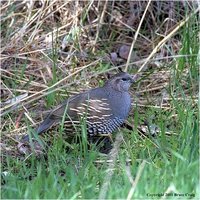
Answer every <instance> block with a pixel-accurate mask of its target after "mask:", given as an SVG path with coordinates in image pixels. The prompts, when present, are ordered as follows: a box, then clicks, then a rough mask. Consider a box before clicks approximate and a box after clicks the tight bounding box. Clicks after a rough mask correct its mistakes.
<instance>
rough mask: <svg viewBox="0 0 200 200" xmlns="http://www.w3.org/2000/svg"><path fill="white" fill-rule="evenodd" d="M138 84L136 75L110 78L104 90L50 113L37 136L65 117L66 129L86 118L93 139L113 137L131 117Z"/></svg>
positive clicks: (79, 97) (82, 95)
mask: <svg viewBox="0 0 200 200" xmlns="http://www.w3.org/2000/svg"><path fill="white" fill-rule="evenodd" d="M134 81H135V76H132V75H130V74H128V73H126V72H122V71H121V72H119V73H117V74H115V75H114V76H112V77H111V78H110V79H108V80H107V81H106V82H105V84H104V86H103V87H98V88H94V89H90V90H88V91H86V92H83V93H80V94H77V95H75V96H72V97H70V98H69V99H67V100H65V101H64V102H63V103H62V104H61V105H59V106H58V107H56V108H55V109H54V110H52V111H51V112H50V114H49V115H48V116H47V117H46V118H45V119H44V121H43V122H42V123H41V124H40V125H39V127H38V128H37V130H36V134H38V135H40V134H42V133H44V132H45V131H47V130H48V129H50V128H51V127H52V126H54V125H56V124H59V123H61V121H62V119H63V116H64V117H65V126H66V127H73V126H74V125H76V124H80V119H82V118H84V119H85V122H86V126H87V133H88V136H89V137H93V136H101V135H103V136H106V135H109V134H111V133H112V132H113V131H115V130H116V129H117V128H118V127H120V126H121V125H122V124H123V123H124V121H125V120H126V118H127V117H128V114H129V111H130V109H131V97H130V94H129V92H128V90H129V88H130V86H131V84H132V83H133V82H134ZM28 140H29V136H28V135H25V136H24V137H23V138H22V141H23V142H26V141H28Z"/></svg>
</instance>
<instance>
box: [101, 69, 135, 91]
mask: <svg viewBox="0 0 200 200" xmlns="http://www.w3.org/2000/svg"><path fill="white" fill-rule="evenodd" d="M136 79H137V77H136V76H132V75H130V74H128V73H126V72H119V73H117V74H115V75H114V76H112V77H111V78H110V79H109V80H108V81H107V82H106V84H105V86H109V87H112V88H113V89H115V90H117V91H120V92H127V91H128V90H129V88H130V86H131V84H132V83H134V82H135V80H136Z"/></svg>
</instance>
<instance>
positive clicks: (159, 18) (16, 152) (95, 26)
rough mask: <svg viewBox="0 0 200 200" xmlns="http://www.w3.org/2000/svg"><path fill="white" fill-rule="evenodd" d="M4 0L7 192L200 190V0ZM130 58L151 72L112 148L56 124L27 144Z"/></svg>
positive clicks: (180, 195)
mask: <svg viewBox="0 0 200 200" xmlns="http://www.w3.org/2000/svg"><path fill="white" fill-rule="evenodd" d="M0 5H1V6H0V10H1V160H2V161H1V198H2V199H97V198H99V199H199V198H200V195H199V193H200V192H199V191H200V190H199V188H200V185H199V171H198V169H199V135H198V132H199V123H198V117H199V116H198V103H197V102H198V82H199V57H200V51H199V37H200V35H199V7H200V3H199V1H114V0H113V1H108V0H106V1H101V0H98V1H94V0H92V1H58V0H51V1H47V0H46V1H43V0H38V1H32V0H29V1H12V0H11V1H1V2H0ZM118 67H121V68H122V69H123V70H125V71H128V72H129V73H131V74H136V73H137V74H139V76H140V79H139V81H138V82H137V84H135V85H133V87H132V88H131V94H132V97H133V103H132V111H131V113H130V116H129V119H128V121H129V124H131V125H134V126H133V128H132V130H129V129H127V128H124V129H121V130H120V131H119V132H118V133H116V134H114V137H116V142H115V143H114V151H112V153H111V154H108V155H105V154H101V153H99V151H98V150H97V149H96V148H95V146H93V147H92V148H91V149H90V150H88V147H87V140H86V138H85V137H82V136H84V133H85V129H83V130H82V133H81V134H80V135H77V136H76V138H75V139H74V140H73V141H72V142H69V141H67V140H65V139H63V137H64V136H63V135H64V134H59V133H60V132H61V133H62V130H61V129H59V130H56V131H54V134H53V136H51V138H50V139H49V137H50V136H49V135H52V134H50V133H49V134H47V136H46V138H45V139H46V140H48V139H49V140H51V144H49V142H44V144H46V147H45V152H43V153H42V154H40V155H38V154H37V153H35V152H34V151H32V152H30V153H28V154H25V155H24V154H22V151H23V149H20V148H19V144H20V143H19V141H20V137H21V136H22V135H24V134H26V133H27V132H31V131H33V129H34V128H35V127H36V126H37V125H38V124H39V123H40V122H41V121H42V118H43V117H44V116H45V115H46V113H47V110H49V109H51V108H53V107H54V106H55V105H57V104H59V103H60V102H62V100H63V99H66V98H67V97H68V96H70V95H73V94H76V93H78V92H80V91H84V90H87V89H89V88H93V87H98V86H101V85H102V84H103V83H104V81H105V80H106V73H107V72H111V73H116V72H117V68H118ZM77 137H80V138H81V142H80V143H76V142H75V140H76V139H77ZM45 139H44V141H45ZM47 146H48V148H47ZM20 150H21V151H20Z"/></svg>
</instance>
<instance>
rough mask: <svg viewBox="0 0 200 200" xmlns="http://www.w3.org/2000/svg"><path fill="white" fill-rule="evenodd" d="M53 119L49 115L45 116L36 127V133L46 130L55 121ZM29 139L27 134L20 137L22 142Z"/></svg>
mask: <svg viewBox="0 0 200 200" xmlns="http://www.w3.org/2000/svg"><path fill="white" fill-rule="evenodd" d="M55 122H56V121H55V119H51V118H50V117H47V118H46V119H45V120H44V121H43V122H42V123H41V124H40V125H39V127H38V128H37V130H36V134H38V135H40V134H42V133H44V132H45V131H46V130H48V129H49V128H50V127H51V126H53V124H54V123H55ZM28 141H29V135H28V134H27V135H25V136H23V137H22V142H28Z"/></svg>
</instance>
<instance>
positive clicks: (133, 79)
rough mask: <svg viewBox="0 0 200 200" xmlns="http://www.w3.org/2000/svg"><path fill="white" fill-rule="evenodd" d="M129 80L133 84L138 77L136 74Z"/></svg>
mask: <svg viewBox="0 0 200 200" xmlns="http://www.w3.org/2000/svg"><path fill="white" fill-rule="evenodd" d="M131 78H132V80H131V83H135V82H136V80H137V79H138V78H139V75H138V74H135V75H132V76H131Z"/></svg>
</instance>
